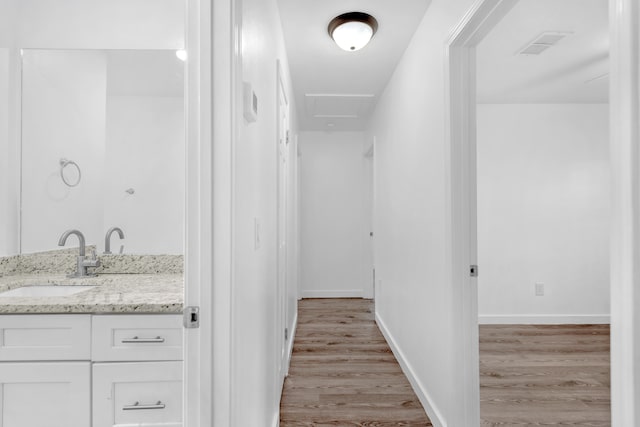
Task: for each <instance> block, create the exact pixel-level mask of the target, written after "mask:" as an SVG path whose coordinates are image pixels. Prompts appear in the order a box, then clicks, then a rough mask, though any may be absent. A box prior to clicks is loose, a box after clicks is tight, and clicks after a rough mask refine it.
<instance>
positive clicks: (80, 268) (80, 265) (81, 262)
mask: <svg viewBox="0 0 640 427" xmlns="http://www.w3.org/2000/svg"><path fill="white" fill-rule="evenodd" d="M72 234H75V235H76V236H78V241H79V242H80V253H79V254H78V256H77V257H76V272H75V273H74V274H69V275H68V276H67V277H94V276H96V274H95V273H89V272H88V271H87V268H89V267H100V260H99V259H98V258H97V257H96V252H95V251H93V256H92V257H91V259H86V258H85V242H84V236H83V235H82V233H81V232H80V231H78V230H67V231H65V232H64V233H62V236H60V240H58V246H64V245H65V243H66V242H67V238H68V237H69V236H70V235H72Z"/></svg>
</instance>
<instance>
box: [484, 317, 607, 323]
mask: <svg viewBox="0 0 640 427" xmlns="http://www.w3.org/2000/svg"><path fill="white" fill-rule="evenodd" d="M478 323H479V324H480V325H608V324H610V323H611V316H610V315H608V314H583V315H580V314H534V315H530V314H529V315H520V314H497V315H489V314H482V315H479V316H478Z"/></svg>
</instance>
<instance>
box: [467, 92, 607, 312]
mask: <svg viewBox="0 0 640 427" xmlns="http://www.w3.org/2000/svg"><path fill="white" fill-rule="evenodd" d="M608 108H609V107H608V105H606V104H595V105H594V104H592V105H589V104H570V105H568V104H564V105H563V104H552V105H541V104H527V105H498V104H491V105H489V104H481V105H478V110H477V111H478V119H477V125H478V128H477V132H478V133H477V135H478V141H477V147H478V148H477V149H478V263H479V265H480V271H481V274H480V275H479V278H478V282H479V295H478V300H479V314H480V321H481V322H490V323H496V322H497V323H529V322H531V323H593V322H602V321H608V315H609V224H610V215H609V202H610V190H609V185H610V168H609V144H608V140H609V137H608V132H609V127H608V119H609V111H608ZM536 283H543V284H544V288H545V289H544V293H545V295H544V296H542V297H540V296H535V284H536Z"/></svg>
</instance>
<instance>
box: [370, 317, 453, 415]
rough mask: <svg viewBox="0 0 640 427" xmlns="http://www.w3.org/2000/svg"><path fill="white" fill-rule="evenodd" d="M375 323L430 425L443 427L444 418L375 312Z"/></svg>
mask: <svg viewBox="0 0 640 427" xmlns="http://www.w3.org/2000/svg"><path fill="white" fill-rule="evenodd" d="M376 323H378V327H379V328H380V331H381V332H382V335H384V338H385V339H386V340H387V343H388V344H389V347H391V351H392V352H393V355H394V356H395V357H396V359H397V360H398V363H400V367H401V368H402V372H404V374H405V375H406V377H407V379H408V380H409V382H410V383H411V387H412V388H413V391H414V392H415V393H416V395H417V396H418V399H419V400H420V403H421V404H422V406H423V407H424V410H425V412H426V413H427V415H428V416H429V419H430V420H431V423H432V424H433V425H434V427H445V426H446V424H445V423H444V421H443V420H444V417H443V416H442V413H441V412H440V410H439V409H438V408H437V406H436V405H435V404H434V403H433V399H432V398H431V396H430V395H429V392H428V391H427V390H426V388H425V387H424V386H423V384H422V382H421V381H420V380H419V379H418V378H417V377H416V375H415V372H414V371H413V368H412V367H411V364H410V363H409V362H408V361H407V359H406V357H405V355H404V353H403V352H402V350H400V347H398V344H397V343H396V341H395V340H394V339H393V335H391V332H389V329H388V328H387V325H386V324H385V323H384V320H382V318H381V317H380V315H379V314H378V313H377V312H376Z"/></svg>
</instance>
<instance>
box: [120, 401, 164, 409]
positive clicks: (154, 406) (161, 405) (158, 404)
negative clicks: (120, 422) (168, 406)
mask: <svg viewBox="0 0 640 427" xmlns="http://www.w3.org/2000/svg"><path fill="white" fill-rule="evenodd" d="M164 408H165V404H164V403H162V402H161V401H159V400H158V401H157V402H156V403H155V404H149V405H144V404H143V405H141V404H140V402H136V403H134V404H133V405H127V406H123V407H122V410H123V411H138V410H141V409H164Z"/></svg>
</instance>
